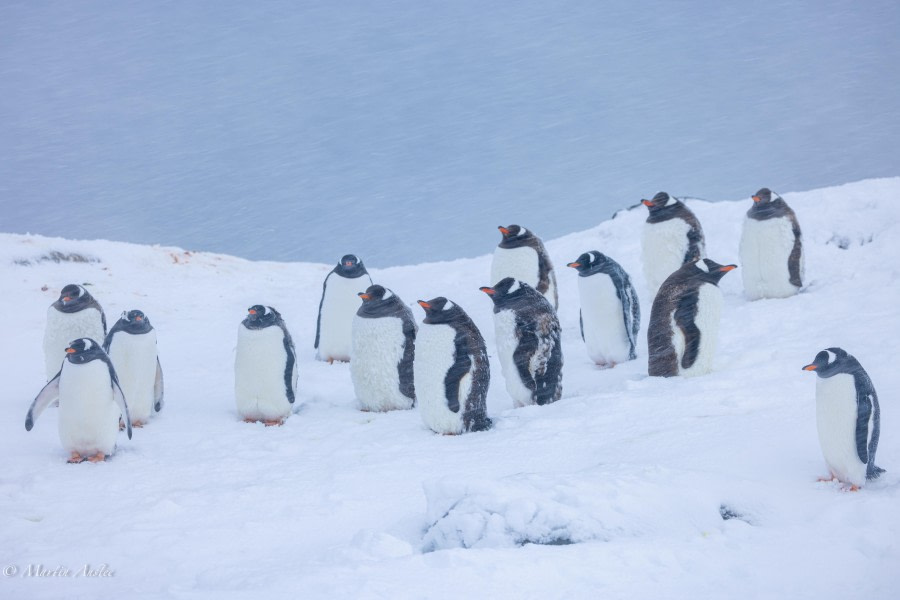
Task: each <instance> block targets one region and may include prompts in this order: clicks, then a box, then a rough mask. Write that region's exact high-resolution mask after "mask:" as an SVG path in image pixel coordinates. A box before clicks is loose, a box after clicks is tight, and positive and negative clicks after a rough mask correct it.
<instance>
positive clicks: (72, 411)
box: [25, 338, 131, 463]
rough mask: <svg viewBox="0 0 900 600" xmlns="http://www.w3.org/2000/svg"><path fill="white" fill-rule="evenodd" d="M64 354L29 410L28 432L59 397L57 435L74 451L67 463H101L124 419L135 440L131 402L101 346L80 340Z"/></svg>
mask: <svg viewBox="0 0 900 600" xmlns="http://www.w3.org/2000/svg"><path fill="white" fill-rule="evenodd" d="M65 356H66V358H65V359H64V360H63V362H62V367H61V368H60V369H59V371H57V373H56V375H55V376H54V377H53V378H52V379H51V380H50V381H49V382H48V383H47V385H45V386H44V389H42V390H41V392H40V393H39V394H38V395H37V397H36V398H35V399H34V402H32V404H31V408H29V409H28V415H27V416H26V417H25V430H26V431H31V428H32V427H34V422H35V421H37V418H38V417H39V416H40V415H41V412H43V410H44V409H45V408H47V406H49V405H50V404H51V403H52V402H54V401H55V400H57V399H58V400H59V423H58V424H59V439H60V441H61V442H62V445H63V448H65V449H66V450H67V451H68V452H69V453H70V456H69V462H70V463H77V462H81V461H83V460H89V461H91V462H100V461H102V460H105V459H106V457H107V456H110V455H112V454H113V452H115V451H116V437H117V436H118V434H119V418H120V417H121V418H122V420H123V421H124V423H125V427H126V431H127V433H128V439H131V418H130V416H129V414H128V404H127V403H126V402H125V395H124V394H123V393H122V388H121V387H119V379H118V377H116V370H115V368H114V367H113V364H112V361H110V360H109V356H107V355H106V352H104V351H103V348H101V347H100V344H98V343H97V342H96V341H94V340H92V339H89V338H79V339H77V340H75V341H73V342H72V343H70V344H69V345H68V346H67V347H66V349H65Z"/></svg>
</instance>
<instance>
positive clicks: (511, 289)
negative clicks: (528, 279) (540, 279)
mask: <svg viewBox="0 0 900 600" xmlns="http://www.w3.org/2000/svg"><path fill="white" fill-rule="evenodd" d="M520 287H522V286H521V284H520V283H519V280H518V279H516V280H515V281H513V284H512V285H511V286H509V291H508V292H506V293H507V294H512V293H513V292H517V291H518V290H519V288H520Z"/></svg>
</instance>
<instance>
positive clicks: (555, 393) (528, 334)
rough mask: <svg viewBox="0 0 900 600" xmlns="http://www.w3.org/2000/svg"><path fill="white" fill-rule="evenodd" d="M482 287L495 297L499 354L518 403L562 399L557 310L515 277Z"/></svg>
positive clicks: (560, 347) (513, 397)
mask: <svg viewBox="0 0 900 600" xmlns="http://www.w3.org/2000/svg"><path fill="white" fill-rule="evenodd" d="M480 289H481V291H482V292H484V293H485V294H487V295H488V296H490V297H491V300H493V301H494V331H495V334H496V338H497V352H498V354H499V356H500V366H501V367H502V369H503V377H504V379H506V391H507V392H509V395H510V396H512V399H513V403H514V404H515V406H516V407H520V406H527V405H530V404H550V403H551V402H556V401H557V400H559V398H560V396H561V395H562V365H563V356H562V342H561V339H560V327H559V318H557V316H556V311H555V310H553V307H552V306H551V305H550V303H549V302H548V301H547V299H546V298H544V297H543V296H542V295H541V294H539V293H538V292H537V290H535V289H534V288H533V287H531V286H530V285H528V284H527V283H524V282H522V281H517V280H515V279H513V278H512V277H506V278H504V279H502V280H500V282H499V283H497V284H496V285H495V286H494V287H483V288H480Z"/></svg>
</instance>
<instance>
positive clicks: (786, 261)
mask: <svg viewBox="0 0 900 600" xmlns="http://www.w3.org/2000/svg"><path fill="white" fill-rule="evenodd" d="M740 253H741V274H742V276H743V279H744V291H745V293H746V294H747V297H748V298H750V299H751V300H756V299H758V298H787V297H788V296H793V295H794V294H796V293H797V292H798V291H800V287H801V286H802V285H803V266H804V261H803V239H802V236H801V233H800V224H799V223H798V222H797V216H796V215H795V214H794V211H793V210H791V207H790V206H788V205H787V203H786V202H785V201H784V200H782V199H781V197H779V196H778V195H777V194H773V193H772V191H771V190H770V189H769V188H762V189H761V190H759V191H758V192H756V194H755V195H754V196H753V206H751V207H750V210H748V211H747V218H746V219H744V227H743V232H742V233H741V245H740Z"/></svg>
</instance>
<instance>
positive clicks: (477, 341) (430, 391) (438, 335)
mask: <svg viewBox="0 0 900 600" xmlns="http://www.w3.org/2000/svg"><path fill="white" fill-rule="evenodd" d="M419 306H421V307H422V308H423V309H424V310H425V320H424V321H422V328H421V329H420V330H419V336H418V338H417V340H416V361H415V374H416V390H417V392H418V398H419V411H420V412H421V414H422V421H424V423H425V425H427V426H428V427H430V428H431V429H432V430H433V431H435V432H437V433H443V434H450V435H456V434H460V433H465V432H467V431H484V430H486V429H490V427H491V419H490V418H489V417H488V416H487V408H486V406H487V392H488V387H489V386H490V383H491V368H490V364H489V362H488V356H487V348H486V347H485V344H484V338H483V337H481V332H480V331H478V327H476V326H475V323H474V322H472V319H470V318H469V315H467V314H466V312H465V311H464V310H463V309H462V308H460V307H459V306H457V305H456V304H454V303H453V302H451V301H450V300H447V299H446V298H444V297H443V296H439V297H437V298H433V299H431V300H428V301H427V302H426V301H425V300H419Z"/></svg>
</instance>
